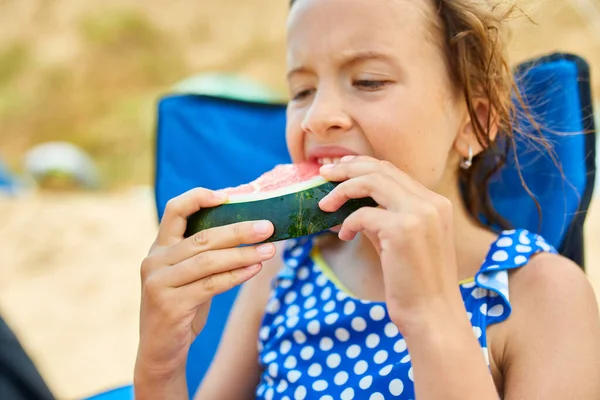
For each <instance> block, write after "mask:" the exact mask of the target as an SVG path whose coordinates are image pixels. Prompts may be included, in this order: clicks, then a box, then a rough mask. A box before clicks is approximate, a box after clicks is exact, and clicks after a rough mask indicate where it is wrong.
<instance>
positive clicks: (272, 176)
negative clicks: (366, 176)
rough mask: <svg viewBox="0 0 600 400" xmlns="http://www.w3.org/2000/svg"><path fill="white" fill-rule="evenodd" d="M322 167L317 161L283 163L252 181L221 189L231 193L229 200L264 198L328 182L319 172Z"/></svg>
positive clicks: (239, 200)
mask: <svg viewBox="0 0 600 400" xmlns="http://www.w3.org/2000/svg"><path fill="white" fill-rule="evenodd" d="M320 167H321V166H320V165H319V164H317V163H296V164H281V165H277V166H276V167H275V168H273V169H272V170H270V171H267V172H265V173H264V174H262V175H261V176H259V177H258V178H256V179H255V180H254V181H252V182H249V183H245V184H243V185H240V186H237V187H233V188H225V189H221V191H223V192H225V193H227V194H229V196H230V198H229V202H241V201H252V200H264V199H267V198H271V197H276V196H281V195H284V194H288V193H292V192H296V191H300V190H304V189H306V188H309V187H313V186H316V185H319V184H322V183H324V182H326V181H325V179H324V178H323V177H321V175H320V173H319V168H320Z"/></svg>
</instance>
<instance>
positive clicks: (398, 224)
mask: <svg viewBox="0 0 600 400" xmlns="http://www.w3.org/2000/svg"><path fill="white" fill-rule="evenodd" d="M321 174H322V175H323V177H324V178H325V179H328V180H330V181H344V182H342V183H340V184H339V185H338V186H337V187H336V188H335V189H334V190H333V191H332V192H331V193H330V194H329V195H327V196H326V197H325V198H323V199H322V200H321V202H320V207H321V209H322V210H323V211H330V212H332V211H335V210H337V209H338V208H339V207H340V206H342V204H344V203H345V202H346V201H347V200H348V199H354V198H363V197H371V198H373V199H374V200H375V201H376V202H377V203H378V204H379V205H380V207H378V208H369V207H364V208H361V209H359V210H357V211H356V212H354V213H353V214H352V215H350V216H349V217H348V218H346V220H345V221H344V223H343V224H342V227H341V230H340V232H339V237H340V239H342V240H352V239H353V238H354V237H355V236H356V234H357V233H358V232H362V233H364V234H365V235H366V236H367V237H368V238H369V240H370V241H371V242H372V244H373V246H374V247H375V249H376V250H377V252H378V253H379V256H380V258H381V265H382V268H383V275H384V285H385V297H386V303H387V306H388V312H389V315H390V318H391V319H392V321H393V322H394V323H395V324H396V325H397V326H398V328H399V329H400V331H401V332H402V334H403V335H407V334H410V333H411V331H419V330H421V329H423V328H425V327H426V326H427V325H428V322H429V321H428V318H431V317H432V316H437V315H444V314H446V315H447V314H448V313H449V312H451V313H453V314H454V313H456V312H459V311H460V310H462V311H461V312H462V314H463V315H465V318H466V313H465V311H464V306H463V304H462V300H461V297H460V291H459V289H458V285H457V266H456V257H455V251H454V241H453V229H452V204H451V203H450V201H449V200H448V199H446V198H444V197H442V196H440V195H438V194H436V193H434V192H432V191H430V190H428V189H426V188H425V187H423V186H422V185H420V184H419V183H418V182H416V181H415V180H413V179H412V178H410V177H409V176H408V175H406V174H404V173H403V172H402V171H400V170H399V169H398V168H396V167H395V166H394V165H392V164H390V163H388V162H386V161H379V160H376V159H374V158H371V157H366V156H356V157H354V156H348V157H344V158H343V159H342V162H341V163H340V164H336V165H326V166H323V167H322V168H321Z"/></svg>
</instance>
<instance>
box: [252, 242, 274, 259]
mask: <svg viewBox="0 0 600 400" xmlns="http://www.w3.org/2000/svg"><path fill="white" fill-rule="evenodd" d="M256 251H258V254H260V255H261V256H270V255H271V254H272V253H273V245H272V244H269V243H266V244H261V245H260V246H258V247H257V248H256Z"/></svg>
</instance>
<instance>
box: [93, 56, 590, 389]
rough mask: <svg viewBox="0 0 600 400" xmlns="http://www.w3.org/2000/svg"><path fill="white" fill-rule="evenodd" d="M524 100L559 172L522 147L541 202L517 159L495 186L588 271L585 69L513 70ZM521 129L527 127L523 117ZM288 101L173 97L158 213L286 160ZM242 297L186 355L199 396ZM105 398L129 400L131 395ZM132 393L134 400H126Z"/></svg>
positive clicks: (216, 309)
mask: <svg viewBox="0 0 600 400" xmlns="http://www.w3.org/2000/svg"><path fill="white" fill-rule="evenodd" d="M515 73H516V76H517V77H518V81H519V82H520V85H521V87H522V89H523V91H524V93H525V99H526V102H528V100H529V102H528V104H529V105H530V107H532V108H533V111H534V113H535V115H536V117H537V118H538V120H539V122H541V124H542V126H544V127H546V126H549V127H551V128H552V129H553V130H555V131H559V132H576V133H582V132H589V133H588V134H585V135H581V134H577V135H563V136H561V135H554V134H552V133H551V132H549V131H544V134H545V135H546V136H547V137H549V139H550V140H551V141H552V142H553V144H554V146H555V151H556V155H557V157H558V159H559V160H560V162H561V163H562V166H563V173H564V176H565V177H566V178H567V179H568V181H569V184H564V183H563V182H564V181H563V179H562V175H561V173H560V171H559V170H557V169H556V167H554V165H553V163H552V160H551V159H550V158H549V157H548V156H547V155H546V154H542V153H540V152H532V151H531V149H530V148H529V146H528V145H527V144H526V143H521V142H519V143H517V146H516V148H515V149H513V151H516V152H517V155H518V158H519V160H520V164H521V167H522V169H523V172H522V176H523V179H524V180H525V181H526V182H527V184H528V186H529V187H530V189H531V191H532V192H533V193H534V194H535V196H536V198H537V200H538V202H539V204H540V206H541V209H542V216H543V219H542V220H541V221H540V219H539V215H538V210H537V208H536V206H535V203H534V202H533V201H532V200H531V198H530V197H529V195H528V194H527V193H526V191H525V190H524V189H523V188H522V185H521V181H520V179H521V178H520V177H519V175H518V174H517V173H516V169H515V165H514V162H512V161H511V160H512V157H509V160H508V164H507V165H506V166H505V168H504V169H503V170H502V171H501V172H500V173H499V174H498V175H497V176H496V177H495V179H494V181H493V182H492V184H491V187H490V190H491V194H492V201H493V203H494V205H495V206H496V208H497V210H498V211H499V213H500V214H501V215H503V216H504V217H505V218H506V219H507V220H508V221H509V222H510V223H512V224H513V225H515V226H517V227H523V228H527V229H529V230H531V231H533V232H538V228H539V233H540V234H541V235H543V236H544V237H545V238H546V239H547V240H548V241H549V242H550V243H551V244H552V245H554V246H555V247H557V248H558V249H559V250H560V252H561V253H562V254H564V255H565V256H566V257H568V258H570V259H572V260H574V261H575V262H576V263H577V264H579V265H580V266H581V267H582V268H584V252H583V241H584V238H583V223H584V221H585V217H586V211H587V208H588V206H589V204H590V201H591V197H592V192H593V188H594V180H595V169H596V166H595V159H596V158H595V151H596V144H595V143H596V142H595V141H596V134H595V127H594V120H593V110H592V99H591V94H590V81H589V68H588V65H587V63H586V62H585V61H584V60H583V59H581V58H579V57H576V56H573V55H569V54H553V55H550V56H547V57H543V58H539V59H536V60H533V61H531V62H528V63H525V64H523V65H521V66H519V68H517V70H516V72H515ZM521 123H522V128H523V129H524V130H528V129H531V127H530V126H528V125H527V121H521ZM284 130H285V105H284V104H266V103H264V102H256V101H249V100H247V99H246V100H244V101H240V100H235V99H231V98H223V97H219V96H215V95H214V94H212V95H210V96H207V95H201V94H175V95H169V96H166V97H164V98H162V99H161V100H160V102H159V106H158V124H157V141H156V182H155V194H156V207H157V213H158V218H159V219H160V218H161V217H162V214H163V211H164V208H165V205H166V202H167V201H168V200H169V199H171V198H172V197H175V196H177V195H179V194H181V193H183V192H185V191H187V190H189V189H191V188H194V187H197V186H202V187H207V188H210V189H218V188H222V187H226V186H236V185H239V184H242V183H245V182H248V181H250V180H253V179H254V178H256V177H257V176H259V175H260V174H261V173H263V172H265V171H267V170H269V169H271V168H272V167H273V166H274V165H276V164H279V163H287V162H289V161H290V159H289V155H288V153H287V149H286V145H285V138H284ZM237 293H238V289H237V288H236V289H232V290H230V291H229V292H227V293H224V294H222V295H219V296H217V297H216V298H215V299H214V300H213V302H212V308H211V311H210V315H209V318H208V322H207V325H206V329H205V330H204V331H203V332H202V333H201V335H200V336H199V338H198V339H197V340H196V342H195V343H194V344H193V345H192V347H191V349H190V354H189V357H188V365H187V380H188V387H189V393H190V397H191V396H193V395H194V393H195V391H196V389H197V387H198V385H199V383H200V382H201V380H202V378H203V376H204V374H205V373H206V371H207V369H208V367H209V365H210V363H211V360H212V358H213V356H214V354H215V351H216V349H217V346H218V344H219V340H220V338H221V334H222V331H223V328H224V326H225V323H226V320H227V317H228V314H229V311H230V309H231V306H232V304H233V301H234V299H235V297H236V295H237ZM121 390H122V392H121V393H122V394H123V396H124V397H119V396H118V395H116V396H114V397H110V399H109V398H108V397H101V398H98V399H102V400H117V399H129V398H131V389H130V388H123V389H121ZM128 396H129V397H128Z"/></svg>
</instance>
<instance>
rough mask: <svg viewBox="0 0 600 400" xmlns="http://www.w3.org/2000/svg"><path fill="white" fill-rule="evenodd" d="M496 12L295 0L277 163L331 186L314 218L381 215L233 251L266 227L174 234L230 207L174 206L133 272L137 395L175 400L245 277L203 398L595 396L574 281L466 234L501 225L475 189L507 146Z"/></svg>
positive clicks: (479, 235)
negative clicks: (312, 166) (219, 306)
mask: <svg viewBox="0 0 600 400" xmlns="http://www.w3.org/2000/svg"><path fill="white" fill-rule="evenodd" d="M494 10H496V7H495V5H494V4H491V2H490V1H486V0H478V1H476V0H419V1H415V0H296V1H293V2H292V8H291V12H290V16H289V21H288V32H289V36H288V64H289V73H288V80H289V87H290V92H291V101H290V103H289V107H288V125H287V142H288V148H289V151H290V154H291V156H292V158H293V160H294V161H295V162H301V161H309V162H315V163H320V164H323V166H322V168H321V173H322V175H323V176H324V177H325V178H327V179H329V180H332V181H341V182H342V183H341V184H340V185H339V186H338V187H337V188H336V189H335V190H334V191H333V192H331V193H330V194H329V195H328V196H327V197H326V198H325V199H323V200H322V201H321V203H320V207H321V208H322V209H323V210H324V211H334V210H336V209H337V208H338V207H340V206H341V205H342V204H343V203H344V202H345V201H346V200H348V199H350V198H358V197H365V196H370V197H373V198H374V199H375V200H376V201H377V202H378V204H379V205H380V207H378V208H363V209H360V210H358V211H357V212H355V213H354V214H352V215H351V216H349V217H348V218H347V219H346V220H345V222H344V223H343V225H342V226H341V227H339V229H336V231H337V236H338V237H333V238H332V237H330V236H329V235H328V236H321V237H316V238H303V239H301V240H296V241H290V242H289V243H287V244H286V245H285V247H284V245H282V244H278V245H277V248H276V246H274V245H273V244H264V245H260V246H243V247H238V246H239V245H241V244H255V243H258V242H260V241H262V240H264V239H266V238H268V237H269V236H270V235H271V234H272V232H273V226H272V225H271V223H270V222H268V221H252V222H245V223H240V224H236V225H232V226H225V227H220V228H215V229H210V230H207V231H203V232H200V233H199V234H197V235H196V236H194V237H191V238H188V239H185V240H184V239H183V232H184V230H185V224H186V217H187V216H188V215H190V214H192V213H193V212H195V211H197V210H198V209H199V207H212V206H216V205H218V204H221V203H222V202H223V201H225V199H224V198H223V197H221V196H220V195H219V194H218V193H213V192H211V191H208V190H205V189H196V190H193V191H191V192H189V193H186V194H184V195H182V196H180V197H178V198H176V199H174V200H172V201H171V202H170V203H169V205H168V207H167V210H166V212H165V215H164V219H163V221H162V224H161V227H160V231H159V233H158V237H157V239H156V243H155V244H154V246H153V247H152V249H151V251H150V254H149V256H148V257H147V258H146V259H145V260H144V262H143V264H142V283H143V293H142V304H141V322H140V323H141V329H140V330H141V337H140V344H139V352H138V359H137V364H136V370H135V388H136V397H137V398H138V399H155V398H156V399H159V398H161V399H162V398H164V399H184V398H186V396H187V388H186V382H185V363H186V357H187V353H188V348H189V346H190V344H191V343H192V341H193V340H194V339H195V337H196V336H197V335H198V333H199V332H200V331H201V330H202V329H203V328H204V323H205V321H206V316H207V313H208V310H209V307H210V299H211V298H212V297H213V296H214V295H215V294H217V293H221V292H223V291H225V290H228V289H230V288H231V287H233V286H235V285H238V284H241V283H243V282H247V283H246V284H245V285H244V287H243V289H242V291H241V293H240V294H239V297H238V299H237V303H236V306H235V308H234V310H233V311H232V313H231V316H230V321H229V324H228V327H227V329H226V332H225V333H224V336H223V339H222V342H221V346H220V349H219V351H218V353H217V355H216V358H215V360H214V363H213V365H212V367H211V369H210V371H209V372H208V374H207V376H206V377H205V379H204V381H203V384H202V386H201V388H200V389H199V391H198V395H197V398H198V399H201V400H205V399H209V400H211V399H231V400H242V399H252V398H259V399H305V398H306V399H321V400H327V399H343V400H347V399H370V400H379V399H389V398H399V399H407V400H408V399H418V400H428V399H460V400H468V399H473V400H486V399H497V398H498V397H499V396H500V397H501V398H505V399H518V400H522V399H545V400H549V399H560V400H563V399H566V398H573V399H578V400H588V399H589V400H594V399H596V400H597V399H599V398H600V379H598V378H599V377H600V318H599V313H598V309H597V305H596V301H595V297H594V294H593V291H592V289H591V286H590V285H589V283H588V282H587V280H586V278H585V276H584V275H583V274H582V272H581V271H580V269H579V268H578V267H577V266H575V265H574V264H572V263H571V262H570V261H568V260H567V259H565V258H562V257H561V256H559V255H557V254H556V251H555V250H554V249H552V248H551V247H550V246H549V245H547V244H546V243H545V242H544V240H543V238H541V237H539V236H537V235H535V234H532V233H529V232H527V231H524V230H511V231H508V230H505V231H502V232H501V233H499V234H497V233H494V232H492V231H491V230H490V229H488V228H486V227H484V226H482V225H481V224H480V223H479V222H478V221H479V219H478V217H479V216H480V215H484V216H485V217H487V219H488V220H489V221H491V222H493V223H497V224H502V222H503V221H502V219H501V218H500V217H499V216H498V215H496V213H495V212H494V211H493V209H492V208H491V207H490V203H489V201H488V200H489V199H488V197H487V191H486V183H487V181H486V179H485V176H486V175H489V173H490V171H493V170H494V169H495V168H496V167H497V165H491V166H490V165H489V164H488V162H486V163H484V162H483V157H482V156H481V155H482V153H486V152H490V151H496V150H497V148H496V147H495V143H496V142H497V141H498V140H512V138H513V135H514V134H515V132H514V131H515V129H514V127H513V126H512V121H513V116H514V109H513V106H512V101H511V93H512V90H513V89H514V83H513V81H512V75H511V70H510V68H509V67H508V66H507V62H506V60H505V56H504V47H503V46H504V37H503V36H502V34H501V29H502V19H501V18H500V17H499V16H497V15H496V14H495V11H494ZM496 160H500V161H502V158H501V157H500V158H497V159H496ZM482 176H483V178H480V177H482ZM461 187H462V188H464V190H465V192H466V193H465V194H466V199H467V201H466V202H465V201H463V196H462V194H461ZM276 254H282V255H283V256H282V257H275V255H276ZM251 278H252V279H251Z"/></svg>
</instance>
